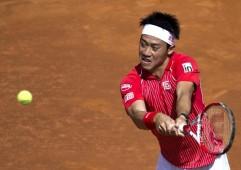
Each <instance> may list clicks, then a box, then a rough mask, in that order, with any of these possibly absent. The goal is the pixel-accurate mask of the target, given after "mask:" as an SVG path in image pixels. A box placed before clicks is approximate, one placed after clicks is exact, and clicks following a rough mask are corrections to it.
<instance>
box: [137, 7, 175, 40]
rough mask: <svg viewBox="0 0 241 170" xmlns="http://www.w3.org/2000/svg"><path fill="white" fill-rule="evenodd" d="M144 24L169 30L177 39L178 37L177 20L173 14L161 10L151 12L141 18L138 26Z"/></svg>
mask: <svg viewBox="0 0 241 170" xmlns="http://www.w3.org/2000/svg"><path fill="white" fill-rule="evenodd" d="M146 24H152V25H156V26H159V27H161V28H163V29H165V30H167V31H169V32H170V33H171V34H172V35H174V36H175V38H176V39H179V37H180V25H179V21H178V19H177V18H176V17H175V16H174V15H171V14H167V13H162V12H153V13H151V14H149V15H148V16H146V17H144V18H142V19H141V21H140V26H144V25H146Z"/></svg>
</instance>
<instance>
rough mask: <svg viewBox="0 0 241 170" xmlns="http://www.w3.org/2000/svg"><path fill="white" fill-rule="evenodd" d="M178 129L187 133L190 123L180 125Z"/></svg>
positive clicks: (189, 129)
mask: <svg viewBox="0 0 241 170" xmlns="http://www.w3.org/2000/svg"><path fill="white" fill-rule="evenodd" d="M178 129H179V130H180V131H181V132H183V133H189V132H190V131H191V127H190V125H181V126H179V128H178Z"/></svg>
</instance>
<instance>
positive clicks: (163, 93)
mask: <svg viewBox="0 0 241 170" xmlns="http://www.w3.org/2000/svg"><path fill="white" fill-rule="evenodd" d="M179 81H190V82H193V83H194V84H195V86H196V88H195V92H194V93H193V97H192V108H191V112H190V113H189V118H190V120H192V119H194V118H195V117H196V116H197V115H198V114H199V113H201V112H202V110H203V109H204V107H205V106H204V102H203V97H202V91H201V87H200V79H199V70H198V67H197V64H196V62H195V61H194V60H193V58H191V57H188V56H185V55H183V54H177V53H174V54H173V55H172V56H171V57H170V60H169V63H168V65H167V67H166V69H165V72H164V74H163V75H162V77H161V78H160V79H158V78H157V77H155V76H153V75H152V74H150V73H149V72H147V71H145V70H144V69H142V67H141V65H140V64H139V65H137V66H136V67H135V68H134V69H132V70H131V71H130V72H129V74H128V75H127V76H125V77H124V78H123V80H122V81H121V85H120V91H121V95H122V99H123V104H124V106H125V108H126V109H127V108H128V107H129V106H130V105H131V104H132V103H133V102H134V101H136V100H144V102H145V105H146V109H147V111H148V112H162V113H165V114H167V115H169V116H170V117H172V118H173V119H176V116H177V113H176V111H175V110H176V97H177V96H176V87H177V83H178V82H179ZM151 131H152V133H153V134H154V135H155V136H156V137H157V139H158V141H159V144H160V148H161V153H162V155H163V156H164V157H165V158H166V159H167V160H168V161H169V162H171V163H172V164H173V165H175V166H177V167H180V168H196V167H202V166H205V165H209V164H211V163H213V162H214V160H215V156H213V155H210V154H208V153H206V152H204V151H202V150H201V148H200V147H199V144H198V143H197V142H196V141H195V140H194V139H193V138H192V137H190V136H186V137H184V138H183V137H176V136H161V135H159V134H158V132H157V131H156V129H152V130H151Z"/></svg>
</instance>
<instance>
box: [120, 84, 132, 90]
mask: <svg viewBox="0 0 241 170" xmlns="http://www.w3.org/2000/svg"><path fill="white" fill-rule="evenodd" d="M131 87H132V85H131V84H122V85H121V91H127V90H129V89H130V88H131Z"/></svg>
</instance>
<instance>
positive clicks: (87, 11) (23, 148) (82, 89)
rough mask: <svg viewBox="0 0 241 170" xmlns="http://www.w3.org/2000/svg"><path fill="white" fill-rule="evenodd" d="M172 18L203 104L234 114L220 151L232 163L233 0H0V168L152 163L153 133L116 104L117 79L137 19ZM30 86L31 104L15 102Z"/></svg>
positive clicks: (148, 169)
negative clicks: (194, 68)
mask: <svg viewBox="0 0 241 170" xmlns="http://www.w3.org/2000/svg"><path fill="white" fill-rule="evenodd" d="M154 10H161V11H165V12H170V13H173V14H175V15H177V16H178V18H179V20H180V22H181V28H182V32H181V40H180V41H179V42H178V44H177V49H176V50H177V51H179V52H182V53H186V54H189V55H191V56H193V57H194V58H195V59H196V60H197V61H198V63H199V67H200V69H201V78H202V86H203V92H204V95H205V101H206V103H209V102H212V101H223V102H225V103H226V104H228V105H230V107H231V108H232V109H233V111H234V113H235V116H236V123H237V133H236V138H235V142H234V145H233V148H232V150H231V151H230V152H229V154H228V155H229V159H230V164H231V167H232V170H240V169H241V158H240V152H241V146H240V144H241V143H240V142H239V141H240V140H241V136H240V126H241V125H240V121H241V118H240V112H241V108H240V101H241V91H240V90H241V85H240V84H241V79H240V78H241V77H240V71H241V68H240V63H241V59H240V53H241V48H240V47H241V32H240V27H241V20H240V15H241V12H240V11H241V1H238V0H229V1H226V0H200V1H195V0H185V1H179V0H172V1H167V0H166V1H164V0H116V1H114V0H113V1H111V0H98V1H97V0H96V1H94V0H90V1H87V0H86V1H84V0H68V1H65V0H1V1H0V89H1V90H0V96H1V103H0V170H154V169H155V166H156V159H157V156H158V153H159V146H158V145H157V141H156V139H155V138H154V137H153V136H152V135H151V133H149V132H147V131H141V130H138V129H137V128H136V127H135V126H134V125H133V123H132V122H131V120H130V119H129V118H128V116H127V115H126V113H125V112H124V110H123V107H122V104H121V100H120V95H119V81H120V79H121V77H122V76H123V75H125V74H126V73H127V72H128V71H129V70H130V69H131V68H132V67H133V66H134V65H135V64H136V63H137V55H138V53H137V50H138V39H139V33H140V30H139V27H138V24H139V23H138V22H139V19H140V18H141V17H142V16H144V15H146V14H148V13H149V12H152V11H154ZM21 89H28V90H30V91H32V93H33V96H34V100H33V103H32V104H31V105H28V106H22V105H20V104H19V103H17V101H16V94H17V92H18V91H19V90H21Z"/></svg>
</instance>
